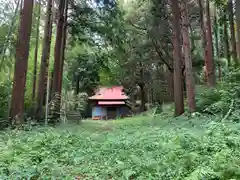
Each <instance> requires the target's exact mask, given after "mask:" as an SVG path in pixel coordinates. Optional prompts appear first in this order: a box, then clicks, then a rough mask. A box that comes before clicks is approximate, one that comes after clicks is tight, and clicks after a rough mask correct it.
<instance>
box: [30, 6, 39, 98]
mask: <svg viewBox="0 0 240 180" xmlns="http://www.w3.org/2000/svg"><path fill="white" fill-rule="evenodd" d="M36 5H37V6H38V19H37V34H36V46H35V53H34V68H33V88H32V101H35V92H36V80H37V60H38V45H39V43H38V42H39V26H40V17H41V4H37V3H36Z"/></svg>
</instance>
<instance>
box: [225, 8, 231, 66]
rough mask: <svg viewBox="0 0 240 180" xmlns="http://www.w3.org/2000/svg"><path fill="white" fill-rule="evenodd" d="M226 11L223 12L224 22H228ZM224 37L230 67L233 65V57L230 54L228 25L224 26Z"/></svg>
mask: <svg viewBox="0 0 240 180" xmlns="http://www.w3.org/2000/svg"><path fill="white" fill-rule="evenodd" d="M226 13H227V12H226V11H224V12H223V20H224V21H225V22H226V21H227V15H226ZM223 36H224V54H225V57H226V58H227V61H228V66H230V65H231V55H230V52H229V38H228V26H227V23H224V24H223Z"/></svg>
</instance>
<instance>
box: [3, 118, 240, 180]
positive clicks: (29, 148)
mask: <svg viewBox="0 0 240 180" xmlns="http://www.w3.org/2000/svg"><path fill="white" fill-rule="evenodd" d="M220 120H221V119H220V118H219V117H205V116H203V115H199V116H195V117H194V118H191V119H188V117H186V116H182V117H179V118H175V119H173V118H171V117H170V115H169V114H168V113H163V114H161V115H159V116H156V117H153V116H151V115H146V116H136V117H132V118H127V119H119V120H113V121H91V120H89V121H88V120H85V121H82V122H81V123H80V124H79V125H76V124H74V125H71V124H69V125H66V124H65V125H59V126H58V127H56V128H50V127H39V128H34V129H32V130H31V131H15V130H14V131H13V130H12V131H5V132H2V133H1V134H0V179H28V178H30V179H52V178H55V179H69V180H70V179H74V178H78V179H101V180H102V179H163V180H168V179H169V180H175V179H179V180H180V179H186V180H187V179H188V180H193V179H196V180H198V179H199V180H200V179H206V180H208V179H209V180H210V179H224V180H226V179H230V178H235V179H240V138H239V137H240V124H239V123H233V122H229V123H222V122H220Z"/></svg>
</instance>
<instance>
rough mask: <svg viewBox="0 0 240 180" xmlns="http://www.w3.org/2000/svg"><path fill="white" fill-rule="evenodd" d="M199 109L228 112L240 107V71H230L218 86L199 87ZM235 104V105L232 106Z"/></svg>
mask: <svg viewBox="0 0 240 180" xmlns="http://www.w3.org/2000/svg"><path fill="white" fill-rule="evenodd" d="M196 99H197V110H198V111H199V112H202V113H210V114H221V115H224V114H226V113H227V112H228V111H229V109H230V108H232V110H238V109H239V108H240V71H234V72H232V73H229V74H228V75H227V76H226V77H225V78H224V79H223V81H222V82H221V84H219V85H218V86H217V88H212V89H209V88H204V87H201V88H199V89H198V93H197V98H196ZM231 104H233V107H231Z"/></svg>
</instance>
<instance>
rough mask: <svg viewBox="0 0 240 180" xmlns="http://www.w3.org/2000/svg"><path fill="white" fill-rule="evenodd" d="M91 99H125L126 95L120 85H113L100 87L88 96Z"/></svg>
mask: <svg viewBox="0 0 240 180" xmlns="http://www.w3.org/2000/svg"><path fill="white" fill-rule="evenodd" d="M89 99H91V100H126V99H128V96H126V95H125V94H124V92H123V87H122V86H113V87H100V88H98V89H97V91H96V94H95V95H94V96H92V97H89Z"/></svg>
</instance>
